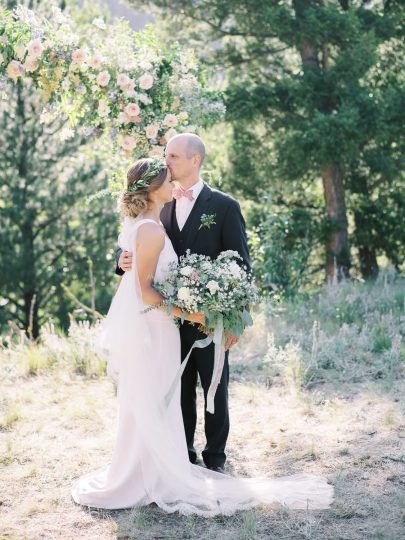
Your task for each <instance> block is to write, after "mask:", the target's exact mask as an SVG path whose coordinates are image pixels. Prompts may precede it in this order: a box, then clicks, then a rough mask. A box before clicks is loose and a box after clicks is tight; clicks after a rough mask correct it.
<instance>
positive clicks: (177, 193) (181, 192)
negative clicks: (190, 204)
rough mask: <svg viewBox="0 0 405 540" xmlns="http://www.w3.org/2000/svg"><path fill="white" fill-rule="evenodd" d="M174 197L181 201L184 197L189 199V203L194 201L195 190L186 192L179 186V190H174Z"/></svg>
mask: <svg viewBox="0 0 405 540" xmlns="http://www.w3.org/2000/svg"><path fill="white" fill-rule="evenodd" d="M173 197H174V198H175V199H176V200H179V199H181V198H182V197H185V198H186V199H188V200H189V201H194V197H193V190H192V189H188V190H187V191H186V190H185V189H183V188H182V187H181V186H179V187H178V188H174V189H173Z"/></svg>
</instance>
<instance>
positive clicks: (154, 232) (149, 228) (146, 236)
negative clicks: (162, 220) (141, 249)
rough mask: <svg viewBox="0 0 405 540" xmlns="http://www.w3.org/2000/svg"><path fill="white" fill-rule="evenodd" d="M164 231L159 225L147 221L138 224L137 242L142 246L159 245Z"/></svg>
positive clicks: (162, 241)
mask: <svg viewBox="0 0 405 540" xmlns="http://www.w3.org/2000/svg"><path fill="white" fill-rule="evenodd" d="M164 240H165V232H164V230H163V229H162V227H161V226H160V225H158V224H157V223H152V222H151V221H147V222H145V223H141V224H140V225H139V229H138V234H137V244H138V245H139V244H143V245H144V246H151V247H152V246H159V245H162V244H163V243H164Z"/></svg>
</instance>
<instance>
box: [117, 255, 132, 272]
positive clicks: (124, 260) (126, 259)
mask: <svg viewBox="0 0 405 540" xmlns="http://www.w3.org/2000/svg"><path fill="white" fill-rule="evenodd" d="M118 266H119V267H120V268H122V270H124V272H129V271H130V270H131V268H132V253H131V252H130V251H123V252H122V253H121V255H120V258H119V260H118Z"/></svg>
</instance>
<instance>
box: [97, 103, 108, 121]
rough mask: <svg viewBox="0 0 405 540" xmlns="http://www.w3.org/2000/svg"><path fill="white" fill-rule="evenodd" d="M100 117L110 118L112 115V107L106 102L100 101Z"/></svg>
mask: <svg viewBox="0 0 405 540" xmlns="http://www.w3.org/2000/svg"><path fill="white" fill-rule="evenodd" d="M97 112H98V115H99V116H101V117H105V116H108V115H109V114H110V107H109V106H108V104H107V102H106V101H100V102H99V104H98V111H97Z"/></svg>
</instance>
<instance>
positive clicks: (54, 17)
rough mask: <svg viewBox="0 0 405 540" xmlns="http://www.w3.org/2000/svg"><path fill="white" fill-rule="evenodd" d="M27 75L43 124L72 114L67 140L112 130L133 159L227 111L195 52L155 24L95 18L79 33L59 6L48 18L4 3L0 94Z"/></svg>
mask: <svg viewBox="0 0 405 540" xmlns="http://www.w3.org/2000/svg"><path fill="white" fill-rule="evenodd" d="M20 79H21V80H27V81H29V82H30V84H31V85H32V86H33V87H34V88H36V89H38V91H39V92H40V94H41V95H42V98H43V101H44V109H43V112H42V115H41V121H42V122H45V123H46V122H47V120H48V119H50V118H52V117H53V116H54V115H55V114H61V113H62V114H64V115H66V116H67V117H68V118H69V120H70V127H69V128H66V129H65V130H63V132H62V133H61V136H62V137H63V138H65V139H67V138H69V137H73V136H74V133H75V130H83V132H84V133H85V134H86V135H89V136H90V135H92V134H93V135H94V134H96V135H97V134H100V135H101V134H102V133H103V134H104V133H106V132H107V133H109V135H110V137H111V140H112V142H113V144H114V146H115V147H116V148H117V149H121V150H122V151H123V152H124V154H125V156H126V157H127V158H129V157H131V158H137V157H140V156H146V155H152V156H161V155H162V154H163V149H164V146H165V144H166V142H167V141H168V140H169V139H170V137H172V136H173V135H174V134H176V132H184V131H189V132H193V131H196V130H197V129H198V128H199V127H201V126H207V125H209V124H211V123H213V122H215V121H216V120H218V119H219V118H220V117H221V116H222V115H223V113H224V106H223V104H222V102H221V99H220V97H219V95H218V94H215V93H212V92H209V91H207V90H206V89H205V88H204V84H203V80H202V77H201V72H200V68H199V66H198V64H197V62H196V59H195V57H194V55H193V53H192V52H190V51H181V50H180V49H179V48H178V47H170V48H169V47H166V46H165V45H162V44H161V43H158V40H157V38H156V36H155V34H154V31H153V28H152V27H147V28H146V29H145V30H144V31H142V32H138V33H136V32H134V31H133V30H132V29H130V28H129V26H128V24H127V23H124V22H122V21H121V22H118V23H116V24H111V25H110V24H106V23H105V22H104V21H103V20H102V19H101V18H96V19H94V20H93V22H92V24H91V32H90V33H89V32H87V35H85V33H84V32H83V35H79V33H78V31H77V29H76V27H75V25H74V24H73V22H72V19H71V18H70V17H69V16H68V15H66V14H65V13H64V12H62V11H61V10H60V9H58V8H55V7H54V8H52V11H51V13H49V14H48V16H47V17H45V16H44V15H42V14H39V13H36V12H33V11H30V10H28V9H26V8H24V7H22V6H19V7H18V8H16V9H15V10H14V11H8V10H6V9H3V8H0V93H1V89H2V88H4V86H5V85H6V84H9V83H16V82H17V81H18V80H20Z"/></svg>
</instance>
